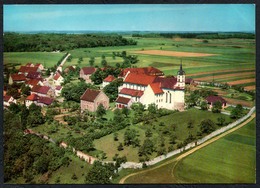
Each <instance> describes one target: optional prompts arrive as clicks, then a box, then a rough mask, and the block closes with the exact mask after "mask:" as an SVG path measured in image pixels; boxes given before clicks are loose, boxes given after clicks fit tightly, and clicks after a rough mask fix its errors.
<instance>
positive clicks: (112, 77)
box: [102, 75, 116, 88]
mask: <svg viewBox="0 0 260 188" xmlns="http://www.w3.org/2000/svg"><path fill="white" fill-rule="evenodd" d="M115 79H116V78H115V77H114V76H113V75H108V76H107V77H106V78H105V79H104V80H103V83H102V87H103V88H104V87H106V86H107V85H108V84H110V83H111V82H113V81H114V80H115Z"/></svg>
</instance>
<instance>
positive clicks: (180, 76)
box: [176, 62, 185, 87]
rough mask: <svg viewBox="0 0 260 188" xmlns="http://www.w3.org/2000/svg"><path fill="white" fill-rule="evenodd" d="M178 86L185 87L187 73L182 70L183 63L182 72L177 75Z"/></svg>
mask: <svg viewBox="0 0 260 188" xmlns="http://www.w3.org/2000/svg"><path fill="white" fill-rule="evenodd" d="M176 85H177V86H179V87H185V71H184V70H182V62H181V64H180V70H179V71H178V74H177V84H176Z"/></svg>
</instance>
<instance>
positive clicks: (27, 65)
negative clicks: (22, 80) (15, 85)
mask: <svg viewBox="0 0 260 188" xmlns="http://www.w3.org/2000/svg"><path fill="white" fill-rule="evenodd" d="M25 66H26V67H30V66H32V67H34V64H32V63H27V64H26V65H25Z"/></svg>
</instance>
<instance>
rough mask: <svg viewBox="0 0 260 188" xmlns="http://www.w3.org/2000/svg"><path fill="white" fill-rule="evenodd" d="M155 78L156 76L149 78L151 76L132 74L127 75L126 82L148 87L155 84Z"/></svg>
mask: <svg viewBox="0 0 260 188" xmlns="http://www.w3.org/2000/svg"><path fill="white" fill-rule="evenodd" d="M155 78H156V76H149V75H146V74H136V73H130V74H128V75H127V77H126V78H125V80H124V82H126V83H131V84H137V85H144V86H147V85H149V84H151V83H153V82H154V80H155Z"/></svg>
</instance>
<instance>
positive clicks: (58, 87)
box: [55, 86, 62, 97]
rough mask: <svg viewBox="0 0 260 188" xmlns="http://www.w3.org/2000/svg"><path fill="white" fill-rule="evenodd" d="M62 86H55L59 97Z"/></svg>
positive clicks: (56, 94)
mask: <svg viewBox="0 0 260 188" xmlns="http://www.w3.org/2000/svg"><path fill="white" fill-rule="evenodd" d="M61 91H62V86H56V87H55V96H56V97H58V96H60V95H61Z"/></svg>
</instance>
